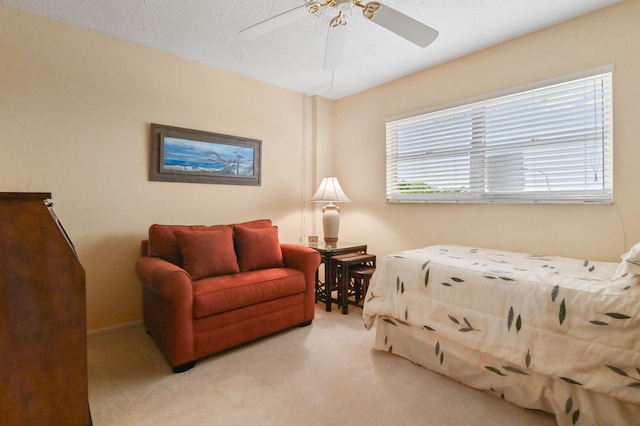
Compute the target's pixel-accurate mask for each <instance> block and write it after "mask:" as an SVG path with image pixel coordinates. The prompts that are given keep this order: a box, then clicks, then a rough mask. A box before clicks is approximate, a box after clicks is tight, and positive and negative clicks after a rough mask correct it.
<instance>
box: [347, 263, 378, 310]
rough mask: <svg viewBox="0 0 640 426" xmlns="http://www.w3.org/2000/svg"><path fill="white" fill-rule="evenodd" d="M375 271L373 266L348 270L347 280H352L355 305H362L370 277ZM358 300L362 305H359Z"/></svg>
mask: <svg viewBox="0 0 640 426" xmlns="http://www.w3.org/2000/svg"><path fill="white" fill-rule="evenodd" d="M375 271H376V268H375V266H372V267H364V268H353V269H350V270H349V278H351V279H352V280H353V284H354V287H355V288H356V305H358V306H363V305H364V298H365V297H366V296H367V290H369V283H370V282H371V277H372V276H373V273H374V272H375ZM360 300H362V305H361V304H360Z"/></svg>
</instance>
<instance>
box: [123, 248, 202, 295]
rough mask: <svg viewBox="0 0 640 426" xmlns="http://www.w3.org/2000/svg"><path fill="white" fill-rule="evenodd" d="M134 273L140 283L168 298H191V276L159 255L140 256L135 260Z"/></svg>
mask: <svg viewBox="0 0 640 426" xmlns="http://www.w3.org/2000/svg"><path fill="white" fill-rule="evenodd" d="M136 273H137V274H138V278H140V281H141V282H142V284H143V285H144V286H145V287H147V288H149V289H150V290H152V291H154V292H156V293H158V294H160V295H162V296H163V297H166V298H169V299H188V300H191V299H192V298H193V296H192V293H193V282H192V281H191V276H190V275H189V274H188V273H187V271H185V270H184V269H182V268H181V267H179V266H177V265H174V264H173V263H171V262H167V261H166V260H164V259H161V258H159V257H147V256H145V257H141V258H139V259H138V261H137V262H136Z"/></svg>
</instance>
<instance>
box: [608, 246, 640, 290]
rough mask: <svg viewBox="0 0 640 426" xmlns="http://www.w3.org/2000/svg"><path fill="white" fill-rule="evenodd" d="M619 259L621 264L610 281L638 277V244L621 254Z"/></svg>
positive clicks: (639, 267)
mask: <svg viewBox="0 0 640 426" xmlns="http://www.w3.org/2000/svg"><path fill="white" fill-rule="evenodd" d="M621 258H622V262H620V265H619V266H618V269H617V270H616V272H615V273H614V274H613V278H611V280H612V281H613V280H617V279H619V278H623V277H625V278H628V277H631V276H634V275H640V243H637V244H636V245H635V246H633V247H631V250H629V251H628V252H627V253H625V254H623V255H622V256H621Z"/></svg>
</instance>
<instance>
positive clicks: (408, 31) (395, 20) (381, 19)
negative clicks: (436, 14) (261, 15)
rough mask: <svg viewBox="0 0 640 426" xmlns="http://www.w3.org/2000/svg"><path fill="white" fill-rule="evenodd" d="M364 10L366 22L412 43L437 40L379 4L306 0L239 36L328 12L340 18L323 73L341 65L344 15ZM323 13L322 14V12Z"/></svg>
mask: <svg viewBox="0 0 640 426" xmlns="http://www.w3.org/2000/svg"><path fill="white" fill-rule="evenodd" d="M354 6H355V7H358V8H360V9H362V14H363V15H364V17H365V18H366V19H368V20H369V21H372V22H374V23H376V24H378V25H380V26H381V27H383V28H386V29H388V30H389V31H392V32H394V33H396V34H397V35H399V36H400V37H403V38H405V39H407V40H409V41H410V42H412V43H414V44H416V45H418V46H420V47H427V46H428V45H430V44H431V43H432V42H433V41H434V40H435V39H436V38H437V37H438V31H437V30H435V29H433V28H431V27H429V26H427V25H425V24H423V23H421V22H419V21H417V20H415V19H413V18H411V17H409V16H407V15H405V14H403V13H401V12H398V11H397V10H395V9H392V8H391V7H389V6H386V5H383V4H382V3H379V2H377V1H372V2H369V3H367V4H364V3H363V2H362V1H361V0H321V1H318V0H306V4H304V5H302V6H299V7H296V8H293V9H291V10H288V11H286V12H283V13H281V14H279V15H276V16H274V17H272V18H269V19H267V20H266V21H263V22H259V23H257V24H255V25H252V26H250V27H248V28H245V29H244V30H242V31H240V35H242V36H243V37H244V38H247V39H252V38H256V37H259V36H261V35H263V34H266V33H268V32H270V31H273V30H275V29H277V28H280V27H282V26H284V25H287V24H289V23H291V22H293V21H296V20H298V19H300V18H302V17H304V16H307V15H309V14H311V15H316V16H319V15H320V14H321V13H325V12H327V11H329V12H331V9H334V12H337V13H338V14H337V15H336V16H335V17H334V18H333V19H331V21H330V23H329V31H328V33H327V45H326V47H325V54H324V69H326V70H333V69H335V68H337V67H338V66H339V65H340V62H341V60H342V55H343V51H344V45H345V40H346V37H347V25H348V23H349V21H348V19H347V17H346V16H345V13H349V12H351V10H352V9H353V7H354ZM321 11H322V12H321Z"/></svg>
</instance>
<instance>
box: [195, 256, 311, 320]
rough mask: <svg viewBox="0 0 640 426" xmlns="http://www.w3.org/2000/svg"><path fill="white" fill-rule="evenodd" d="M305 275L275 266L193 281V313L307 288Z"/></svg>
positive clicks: (198, 315)
mask: <svg viewBox="0 0 640 426" xmlns="http://www.w3.org/2000/svg"><path fill="white" fill-rule="evenodd" d="M305 287H306V282H305V277H304V274H303V273H302V272H301V271H298V270H297V269H289V268H273V269H261V270H257V271H250V272H240V273H238V274H234V275H222V276H218V277H212V278H204V279H201V280H199V281H195V282H194V283H193V314H194V317H195V318H203V317H206V316H208V315H213V314H217V313H221V312H226V311H230V310H232V309H237V308H241V307H245V306H249V305H253V304H256V303H261V302H265V301H268V300H274V299H277V298H280V297H285V296H289V295H292V294H297V293H302V292H304V291H305Z"/></svg>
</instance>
